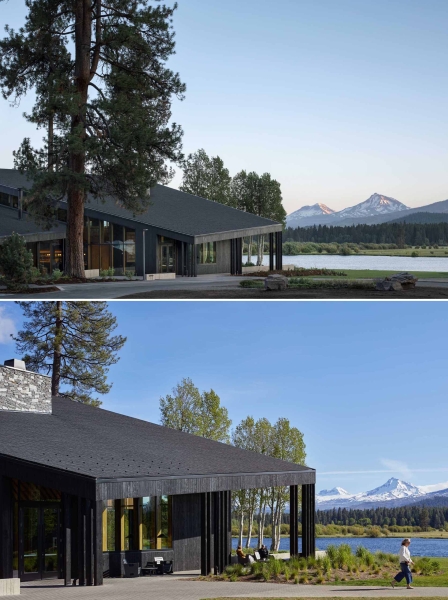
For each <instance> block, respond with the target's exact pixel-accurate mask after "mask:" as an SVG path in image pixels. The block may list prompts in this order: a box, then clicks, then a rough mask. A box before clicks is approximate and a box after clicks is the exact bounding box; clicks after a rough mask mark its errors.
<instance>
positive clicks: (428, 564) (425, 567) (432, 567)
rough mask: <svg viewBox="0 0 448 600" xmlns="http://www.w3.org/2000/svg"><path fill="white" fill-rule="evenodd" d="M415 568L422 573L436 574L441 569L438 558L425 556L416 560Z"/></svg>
mask: <svg viewBox="0 0 448 600" xmlns="http://www.w3.org/2000/svg"><path fill="white" fill-rule="evenodd" d="M415 568H416V569H417V570H418V571H419V573H420V574H421V575H434V574H435V573H437V571H440V563H439V561H438V560H434V559H430V558H427V557H423V558H419V559H418V560H416V562H415Z"/></svg>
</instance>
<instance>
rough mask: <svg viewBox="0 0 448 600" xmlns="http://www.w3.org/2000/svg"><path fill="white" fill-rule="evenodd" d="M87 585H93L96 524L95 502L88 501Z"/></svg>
mask: <svg viewBox="0 0 448 600" xmlns="http://www.w3.org/2000/svg"><path fill="white" fill-rule="evenodd" d="M85 506H86V585H93V573H94V570H95V566H94V540H95V532H94V524H95V517H94V514H93V511H94V508H95V501H92V500H86V505H85Z"/></svg>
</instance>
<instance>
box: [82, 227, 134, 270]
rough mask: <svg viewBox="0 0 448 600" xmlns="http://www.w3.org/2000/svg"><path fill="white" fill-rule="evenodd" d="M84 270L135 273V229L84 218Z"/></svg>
mask: <svg viewBox="0 0 448 600" xmlns="http://www.w3.org/2000/svg"><path fill="white" fill-rule="evenodd" d="M84 268H85V269H89V270H90V269H100V270H102V271H106V270H108V269H113V270H114V275H123V274H124V272H125V271H132V272H133V273H135V229H132V228H130V227H125V226H123V225H117V224H116V223H110V222H109V221H103V220H101V219H94V218H93V217H84Z"/></svg>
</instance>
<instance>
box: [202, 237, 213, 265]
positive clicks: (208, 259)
mask: <svg viewBox="0 0 448 600" xmlns="http://www.w3.org/2000/svg"><path fill="white" fill-rule="evenodd" d="M215 263H216V242H206V243H205V244H198V264H200V265H210V264H215Z"/></svg>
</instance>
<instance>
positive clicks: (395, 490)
mask: <svg viewBox="0 0 448 600" xmlns="http://www.w3.org/2000/svg"><path fill="white" fill-rule="evenodd" d="M435 499H437V501H439V500H440V501H443V499H445V504H446V505H448V481H445V482H444V483H439V484H434V485H414V484H412V483H408V482H407V481H402V480H401V479H397V478H396V477H391V478H390V479H388V480H387V481H386V483H384V484H383V485H380V486H379V487H377V488H374V489H373V490H369V491H368V492H360V493H358V494H350V493H349V492H347V491H346V490H344V489H343V488H341V487H335V488H333V489H331V490H321V491H320V492H318V493H317V494H316V508H318V509H319V510H331V509H333V508H377V507H380V506H381V507H387V508H393V507H395V506H406V505H409V504H417V503H418V504H419V503H423V504H427V503H428V504H433V503H434V500H435Z"/></svg>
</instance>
